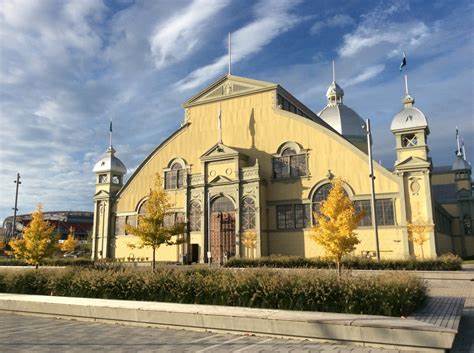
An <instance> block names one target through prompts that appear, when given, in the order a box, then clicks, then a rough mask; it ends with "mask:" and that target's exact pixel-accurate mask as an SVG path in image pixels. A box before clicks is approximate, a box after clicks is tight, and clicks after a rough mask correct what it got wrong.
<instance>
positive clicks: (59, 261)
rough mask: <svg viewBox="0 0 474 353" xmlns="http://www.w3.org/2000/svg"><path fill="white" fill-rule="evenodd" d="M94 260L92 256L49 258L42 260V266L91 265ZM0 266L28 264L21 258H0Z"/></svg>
mask: <svg viewBox="0 0 474 353" xmlns="http://www.w3.org/2000/svg"><path fill="white" fill-rule="evenodd" d="M93 263H94V262H93V261H92V260H91V259H90V258H83V257H79V258H65V257H58V258H47V259H43V260H41V266H89V265H92V264H93ZM0 266H28V264H27V263H26V262H25V261H23V260H20V259H15V258H0Z"/></svg>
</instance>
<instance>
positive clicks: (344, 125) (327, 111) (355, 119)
mask: <svg viewBox="0 0 474 353" xmlns="http://www.w3.org/2000/svg"><path fill="white" fill-rule="evenodd" d="M318 115H319V117H320V118H321V119H323V120H324V121H325V122H326V123H328V124H329V125H331V126H332V127H333V129H335V130H336V131H337V132H339V133H340V134H341V135H343V136H361V137H364V138H365V135H366V133H365V131H364V128H363V125H364V120H363V119H362V118H361V117H360V115H359V114H357V113H356V112H355V111H354V110H352V109H351V108H349V107H348V106H346V105H345V104H343V103H339V104H328V105H327V106H326V107H324V108H323V110H321V111H320V112H319V114H318Z"/></svg>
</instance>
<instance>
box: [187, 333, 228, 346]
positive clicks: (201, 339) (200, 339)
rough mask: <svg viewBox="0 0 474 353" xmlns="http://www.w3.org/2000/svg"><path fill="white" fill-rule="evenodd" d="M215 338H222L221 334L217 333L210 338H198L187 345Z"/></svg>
mask: <svg viewBox="0 0 474 353" xmlns="http://www.w3.org/2000/svg"><path fill="white" fill-rule="evenodd" d="M217 336H222V334H220V333H218V334H216V335H212V336H206V337H202V338H198V339H197V340H195V341H191V342H189V343H190V344H193V343H197V342H201V341H205V340H208V339H210V338H213V337H217Z"/></svg>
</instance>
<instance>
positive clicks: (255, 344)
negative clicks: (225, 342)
mask: <svg viewBox="0 0 474 353" xmlns="http://www.w3.org/2000/svg"><path fill="white" fill-rule="evenodd" d="M271 340H273V338H267V339H266V340H263V341H260V342H257V343H254V344H251V345H250V346H247V347H243V348H239V349H237V350H236V351H232V352H233V353H237V352H243V351H245V350H247V349H250V348H253V347H255V346H259V345H261V344H264V343H267V342H269V341H271Z"/></svg>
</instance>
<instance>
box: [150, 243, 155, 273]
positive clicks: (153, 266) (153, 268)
mask: <svg viewBox="0 0 474 353" xmlns="http://www.w3.org/2000/svg"><path fill="white" fill-rule="evenodd" d="M152 249H153V257H152V260H151V270H152V271H153V272H155V269H156V261H155V255H156V254H155V253H156V247H153V248H152Z"/></svg>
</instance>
